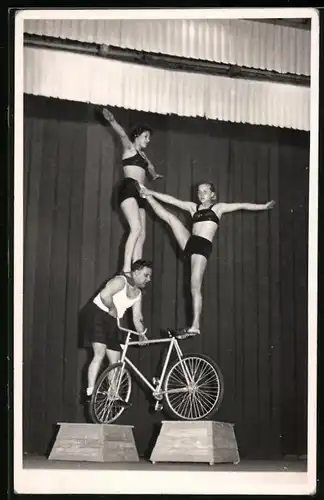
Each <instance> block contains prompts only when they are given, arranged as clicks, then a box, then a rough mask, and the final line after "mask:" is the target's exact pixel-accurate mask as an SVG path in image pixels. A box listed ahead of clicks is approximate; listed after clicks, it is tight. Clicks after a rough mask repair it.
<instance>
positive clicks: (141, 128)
mask: <svg viewBox="0 0 324 500" xmlns="http://www.w3.org/2000/svg"><path fill="white" fill-rule="evenodd" d="M143 132H149V133H150V135H151V136H152V135H153V130H152V129H151V127H149V126H148V125H136V127H134V128H133V129H132V130H131V133H130V134H129V138H130V140H131V141H132V142H134V141H135V139H136V137H139V136H140V135H141V134H143Z"/></svg>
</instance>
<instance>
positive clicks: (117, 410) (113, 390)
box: [89, 363, 132, 424]
mask: <svg viewBox="0 0 324 500" xmlns="http://www.w3.org/2000/svg"><path fill="white" fill-rule="evenodd" d="M131 392H132V378H131V376H130V373H129V371H128V369H127V368H126V367H125V365H123V364H122V363H116V364H114V365H111V366H109V367H108V368H107V369H106V370H104V371H103V372H102V374H101V375H100V376H99V378H98V380H97V382H96V385H95V388H94V390H93V393H92V397H91V401H90V406H89V412H90V417H91V420H92V421H93V422H94V423H95V424H110V423H111V422H114V421H115V420H117V418H118V417H120V415H121V414H122V413H123V411H124V410H125V407H123V406H122V405H121V404H120V402H119V401H120V399H122V400H124V401H126V402H128V401H129V399H130V396H131Z"/></svg>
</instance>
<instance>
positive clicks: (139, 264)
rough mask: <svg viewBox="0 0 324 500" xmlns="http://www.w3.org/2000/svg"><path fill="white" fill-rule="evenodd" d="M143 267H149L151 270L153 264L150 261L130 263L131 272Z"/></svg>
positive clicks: (141, 260)
mask: <svg viewBox="0 0 324 500" xmlns="http://www.w3.org/2000/svg"><path fill="white" fill-rule="evenodd" d="M144 267H149V268H150V269H152V267H153V264H152V262H151V261H150V260H144V259H138V260H136V261H135V262H133V263H132V266H131V269H132V271H137V270H138V269H143V268H144Z"/></svg>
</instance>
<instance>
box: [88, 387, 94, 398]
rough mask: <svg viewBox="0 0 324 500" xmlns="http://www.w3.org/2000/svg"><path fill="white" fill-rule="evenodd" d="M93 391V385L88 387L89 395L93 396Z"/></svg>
mask: <svg viewBox="0 0 324 500" xmlns="http://www.w3.org/2000/svg"><path fill="white" fill-rule="evenodd" d="M92 393H93V387H88V388H87V396H91V394H92Z"/></svg>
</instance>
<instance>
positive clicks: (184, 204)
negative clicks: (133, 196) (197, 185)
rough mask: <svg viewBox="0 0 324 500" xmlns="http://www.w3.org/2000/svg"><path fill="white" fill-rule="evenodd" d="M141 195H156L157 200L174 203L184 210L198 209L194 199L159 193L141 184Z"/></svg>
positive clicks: (193, 210) (192, 210) (191, 211)
mask: <svg viewBox="0 0 324 500" xmlns="http://www.w3.org/2000/svg"><path fill="white" fill-rule="evenodd" d="M140 193H141V196H144V197H145V196H154V198H156V199H157V200H160V201H163V202H164V203H169V205H174V206H175V207H178V208H181V209H182V210H187V211H188V212H190V213H193V212H195V211H196V204H195V203H193V202H192V201H182V200H178V199H177V198H174V197H173V196H170V195H169V194H164V193H158V192H157V191H153V190H152V189H148V188H146V187H145V186H142V185H141V190H140Z"/></svg>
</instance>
